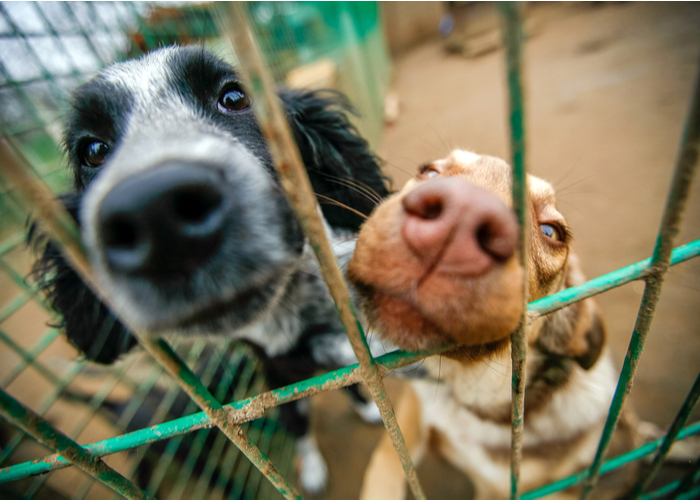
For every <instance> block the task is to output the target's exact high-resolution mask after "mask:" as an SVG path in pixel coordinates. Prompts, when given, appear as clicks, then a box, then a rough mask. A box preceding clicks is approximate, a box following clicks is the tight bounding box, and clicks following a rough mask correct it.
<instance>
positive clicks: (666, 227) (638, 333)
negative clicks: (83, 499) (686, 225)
mask: <svg viewBox="0 0 700 500" xmlns="http://www.w3.org/2000/svg"><path fill="white" fill-rule="evenodd" d="M699 149H700V65H698V73H697V75H696V77H695V83H694V86H693V93H692V96H691V100H690V106H689V108H688V115H687V117H686V122H685V124H684V127H683V134H682V136H681V141H680V148H679V153H678V158H677V160H676V166H675V169H674V173H673V179H672V180H671V187H670V189H669V194H668V198H667V199H666V206H665V207H664V213H663V216H662V219H661V225H660V227H659V232H658V236H657V239H656V244H655V246H654V253H653V255H652V258H651V273H650V274H649V275H648V276H647V277H646V278H645V281H646V285H645V287H644V294H643V295H642V301H641V304H640V306H639V313H638V314H637V320H636V323H635V325H634V332H633V333H632V339H631V340H630V345H629V348H628V350H627V355H626V356H625V362H624V364H623V366H622V371H621V372H620V379H619V381H618V384H617V388H616V390H615V396H614V397H613V401H612V404H611V405H610V413H608V418H607V420H606V422H605V428H604V429H603V434H602V436H601V438H600V443H599V445H598V450H597V452H596V456H595V459H594V460H593V464H592V465H591V467H590V469H589V474H588V478H587V480H586V483H585V485H584V488H583V490H582V492H581V500H586V499H587V498H588V497H589V496H590V494H591V491H592V490H593V488H594V486H595V484H596V482H597V481H598V476H599V474H600V465H601V463H602V461H603V457H604V456H605V452H606V451H607V449H608V445H609V444H610V439H611V438H612V434H613V432H614V431H615V427H616V425H617V421H618V419H619V417H620V412H621V411H622V406H623V405H624V403H625V400H626V398H627V395H628V394H629V392H630V390H631V389H632V383H633V381H634V375H635V373H636V371H637V365H638V363H639V359H640V358H641V356H642V351H643V350H644V343H645V342H646V338H647V335H648V333H649V328H650V327H651V322H652V319H653V318H654V311H655V310H656V305H657V303H658V301H659V297H660V295H661V285H662V284H663V279H664V274H665V273H666V271H667V270H668V266H669V262H670V259H671V251H672V249H673V240H674V238H675V237H676V235H677V234H678V228H679V225H680V221H681V215H682V214H683V209H684V207H685V202H686V200H687V198H688V193H689V191H690V186H691V183H692V180H693V174H694V173H695V170H696V167H697V160H698V150H699Z"/></svg>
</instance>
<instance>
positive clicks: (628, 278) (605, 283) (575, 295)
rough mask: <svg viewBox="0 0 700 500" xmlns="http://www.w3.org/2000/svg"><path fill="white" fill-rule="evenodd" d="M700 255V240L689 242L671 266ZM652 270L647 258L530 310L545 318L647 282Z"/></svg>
mask: <svg viewBox="0 0 700 500" xmlns="http://www.w3.org/2000/svg"><path fill="white" fill-rule="evenodd" d="M699 255H700V240H696V241H693V242H690V243H688V244H686V245H682V246H679V247H677V248H676V249H675V250H673V253H672V254H671V265H672V266H675V265H676V264H680V263H681V262H685V261H687V260H689V259H692V258H693V257H697V256H699ZM651 270H652V260H651V259H645V260H642V261H639V262H637V263H636V264H632V265H629V266H626V267H623V268H621V269H618V270H616V271H613V272H611V273H608V274H604V275H603V276H599V277H598V278H594V279H592V280H590V281H587V282H586V283H584V284H583V285H580V286H574V287H571V288H567V289H566V290H562V291H561V292H559V293H556V294H554V295H549V296H548V297H543V298H541V299H539V300H536V301H534V302H531V303H530V305H529V306H528V311H530V312H531V313H536V314H537V315H544V314H548V313H551V312H554V311H558V310H559V309H562V308H564V307H566V306H569V305H571V304H573V303H574V302H578V301H579V300H583V299H587V298H589V297H593V296H595V295H598V294H601V293H603V292H607V291H608V290H611V289H613V288H617V287H618V286H622V285H626V284H627V283H631V282H632V281H636V280H640V279H644V278H645V277H646V276H648V275H649V273H650V272H651Z"/></svg>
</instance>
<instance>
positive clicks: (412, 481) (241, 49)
mask: <svg viewBox="0 0 700 500" xmlns="http://www.w3.org/2000/svg"><path fill="white" fill-rule="evenodd" d="M229 9H230V14H231V15H229V16H227V19H226V21H227V22H228V26H227V29H225V30H224V31H225V32H228V33H229V34H230V35H231V40H232V42H233V44H234V46H235V48H236V53H237V55H238V59H239V62H240V67H239V70H240V75H241V79H242V80H243V81H244V82H246V83H248V89H249V91H250V93H251V95H252V101H253V103H254V104H253V111H254V112H255V115H256V117H257V119H258V122H259V123H260V127H261V129H262V131H263V134H264V135H265V138H266V139H267V144H268V147H269V149H270V153H271V155H272V158H273V160H274V162H275V166H276V168H277V171H278V172H279V174H280V181H281V184H282V187H283V188H284V190H285V192H286V193H287V198H288V200H289V202H290V204H291V205H292V207H293V208H294V210H295V212H296V213H297V216H298V217H299V221H300V222H301V226H302V228H303V230H304V234H305V235H306V237H307V238H308V240H309V242H310V244H311V247H312V249H313V251H314V253H315V255H316V258H317V259H318V262H319V267H320V269H321V273H322V275H323V278H324V280H325V282H326V284H327V285H328V289H329V290H330V293H331V296H332V297H333V300H334V301H335V304H336V307H337V309H338V313H339V315H340V319H341V320H342V322H343V324H344V325H345V328H346V332H347V335H348V338H349V339H350V343H351V345H352V348H353V351H354V352H355V356H356V357H357V359H358V361H359V362H360V369H359V370H360V371H359V373H360V375H361V377H362V381H363V382H364V383H365V384H366V385H367V388H368V389H369V391H370V393H371V395H372V398H373V399H374V401H375V403H376V404H377V407H378V408H379V412H380V414H381V416H382V420H383V421H384V426H385V427H386V429H387V432H388V433H389V436H390V437H391V441H392V443H393V444H394V447H395V448H396V451H397V453H398V455H399V459H400V460H401V464H402V466H403V469H404V471H405V473H406V477H407V479H408V483H409V486H410V488H411V491H412V492H413V495H414V496H415V497H416V499H417V500H422V499H424V498H425V495H424V494H423V491H422V489H421V487H420V484H419V482H418V475H417V474H416V470H415V467H414V466H413V462H412V461H411V457H410V454H409V452H408V449H407V448H406V444H405V442H404V439H403V435H402V434H401V429H400V428H399V426H398V423H397V421H396V416H395V415H394V411H393V408H392V405H391V401H390V400H389V399H388V398H387V396H386V391H385V389H384V383H383V381H382V375H383V373H381V372H380V371H379V369H378V367H377V364H376V362H375V360H374V359H373V358H372V355H371V353H370V351H369V346H368V345H367V339H366V338H365V334H364V332H363V330H362V326H361V325H360V323H359V321H358V319H357V314H356V311H355V306H354V304H353V301H352V298H351V297H350V291H349V290H348V287H347V284H346V283H345V278H344V277H343V273H342V271H341V270H340V267H339V266H338V262H337V259H336V258H335V254H334V253H333V250H332V249H331V246H330V243H329V242H328V239H327V238H326V234H325V230H324V227H323V222H322V220H321V217H320V215H319V212H318V203H317V201H316V197H315V196H314V192H313V189H312V188H311V182H310V181H309V177H308V175H307V173H306V169H305V168H304V165H303V163H302V161H301V156H300V154H299V149H298V148H297V145H296V142H295V141H294V137H293V135H292V132H291V130H290V128H289V124H288V123H287V118H286V116H285V113H284V111H283V110H282V107H281V104H280V101H279V98H278V97H277V95H276V93H275V86H274V85H273V83H272V79H271V78H270V75H269V73H268V72H267V70H266V69H265V65H264V63H263V60H262V55H261V53H260V48H259V47H258V44H257V40H256V38H255V34H254V33H253V30H252V29H251V27H250V21H249V19H248V15H247V14H246V11H245V4H242V3H238V2H233V3H231V4H230V6H229Z"/></svg>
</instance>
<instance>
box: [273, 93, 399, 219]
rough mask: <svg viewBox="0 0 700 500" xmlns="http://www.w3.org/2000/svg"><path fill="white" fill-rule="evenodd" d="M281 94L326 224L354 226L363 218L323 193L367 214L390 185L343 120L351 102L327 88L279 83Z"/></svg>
mask: <svg viewBox="0 0 700 500" xmlns="http://www.w3.org/2000/svg"><path fill="white" fill-rule="evenodd" d="M280 98H281V99H282V102H283V103H284V106H285V108H286V111H287V119H288V121H289V124H290V126H291V128H292V130H293V132H294V138H295V139H296V141H297V144H298V145H299V151H300V153H301V156H302V160H303V161H304V165H305V166H306V170H307V172H308V173H309V178H310V180H311V185H312V186H313V188H314V191H315V192H316V194H318V195H321V196H319V203H321V208H322V210H323V215H324V216H325V218H326V220H327V221H328V223H329V224H330V225H331V227H334V228H346V229H350V230H352V231H355V232H356V231H358V230H359V228H360V225H362V222H363V221H364V218H363V217H361V216H359V215H357V214H355V213H353V212H352V211H350V210H348V209H346V208H343V207H340V206H337V205H333V204H329V203H328V201H327V199H325V198H324V197H327V198H331V199H332V200H335V201H337V202H339V203H342V204H343V205H347V206H348V207H350V208H352V209H354V210H357V211H358V212H360V213H361V214H364V215H369V214H370V213H371V212H372V210H373V209H374V207H375V206H376V205H377V204H378V203H379V202H380V200H381V199H383V198H385V197H386V196H387V194H388V192H389V191H388V189H387V181H388V179H387V178H386V177H385V176H384V175H383V174H382V172H381V169H380V166H379V159H378V158H377V157H376V156H375V155H374V154H373V153H372V152H371V151H370V149H369V145H368V144H367V141H365V140H364V139H363V138H362V137H361V136H360V135H359V134H358V132H357V129H356V128H355V127H354V126H353V125H352V124H351V123H350V121H348V118H347V115H346V113H353V112H354V111H353V108H352V106H351V105H350V104H349V102H348V100H347V98H346V97H345V96H343V95H342V94H340V93H338V92H334V91H330V90H327V91H296V90H289V89H283V90H281V91H280Z"/></svg>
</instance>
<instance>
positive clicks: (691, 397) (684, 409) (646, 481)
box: [630, 374, 700, 499]
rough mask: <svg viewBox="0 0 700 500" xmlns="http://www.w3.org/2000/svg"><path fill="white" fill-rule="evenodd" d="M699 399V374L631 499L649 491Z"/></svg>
mask: <svg viewBox="0 0 700 500" xmlns="http://www.w3.org/2000/svg"><path fill="white" fill-rule="evenodd" d="M698 399H700V374H698V376H697V378H696V379H695V383H694V384H693V387H692V388H691V389H690V392H689V393H688V396H687V397H686V399H685V401H684V402H683V405H682V406H681V409H680V410H679V412H678V415H676V418H675V419H674V420H673V423H672V424H671V427H670V428H669V429H668V432H667V434H666V437H665V438H664V442H663V444H662V445H661V448H659V451H658V452H657V454H656V456H655V457H654V462H653V463H652V466H651V470H648V471H644V475H643V476H641V477H640V478H639V480H638V481H637V483H636V484H635V485H634V488H633V489H632V492H631V493H630V497H631V498H633V499H636V498H639V497H640V496H642V494H643V493H644V492H645V491H646V490H647V488H649V485H650V484H651V482H652V481H653V480H654V478H655V477H656V474H657V473H658V472H659V470H660V469H661V465H663V463H664V460H666V457H667V456H668V452H669V451H670V450H671V446H673V443H675V442H676V439H677V437H678V433H679V432H680V430H681V428H682V427H683V426H684V425H685V422H686V421H687V420H688V417H689V416H690V412H691V411H693V408H694V407H695V405H696V404H697V402H698Z"/></svg>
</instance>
